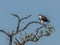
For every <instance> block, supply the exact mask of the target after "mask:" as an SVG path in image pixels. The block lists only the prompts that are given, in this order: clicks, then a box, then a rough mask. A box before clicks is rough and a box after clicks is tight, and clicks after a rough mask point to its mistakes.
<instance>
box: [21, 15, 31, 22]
mask: <svg viewBox="0 0 60 45" xmlns="http://www.w3.org/2000/svg"><path fill="white" fill-rule="evenodd" d="M29 17H31V15H29V16H27V17H24V18H21V19H20V21H22V20H24V19H27V18H29Z"/></svg>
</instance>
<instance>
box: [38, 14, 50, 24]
mask: <svg viewBox="0 0 60 45" xmlns="http://www.w3.org/2000/svg"><path fill="white" fill-rule="evenodd" d="M39 20H40V21H41V24H44V23H49V22H50V21H49V20H48V19H47V17H45V16H43V15H42V14H39Z"/></svg>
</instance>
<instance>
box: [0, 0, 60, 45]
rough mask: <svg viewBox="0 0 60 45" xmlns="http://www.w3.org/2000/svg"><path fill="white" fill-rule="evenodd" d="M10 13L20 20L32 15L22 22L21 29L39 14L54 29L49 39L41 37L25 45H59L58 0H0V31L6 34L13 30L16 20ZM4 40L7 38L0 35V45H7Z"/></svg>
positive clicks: (59, 17)
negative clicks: (16, 15)
mask: <svg viewBox="0 0 60 45" xmlns="http://www.w3.org/2000/svg"><path fill="white" fill-rule="evenodd" d="M11 13H16V14H18V15H19V16H20V17H21V18H22V17H25V16H28V15H29V14H32V16H31V18H29V19H27V20H26V21H24V22H22V24H21V28H22V27H23V26H24V25H25V23H27V22H29V21H31V20H38V14H40V13H41V14H44V15H45V16H47V17H48V18H49V19H50V20H51V24H52V25H53V26H54V27H55V29H56V31H55V32H54V33H53V34H52V35H50V36H49V37H43V38H41V39H40V40H39V41H38V42H36V43H34V42H27V43H26V45H59V44H60V35H59V34H60V0H0V29H4V30H5V31H7V32H8V30H9V31H10V32H11V31H12V30H13V29H15V27H16V25H17V18H15V17H13V16H11V15H10V14H11ZM23 23H24V24H23ZM32 26H33V27H34V26H35V25H32ZM28 28H29V27H28ZM29 29H33V28H29ZM6 38H8V37H7V36H6V35H4V34H3V33H0V45H8V40H7V39H6Z"/></svg>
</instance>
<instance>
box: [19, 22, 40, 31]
mask: <svg viewBox="0 0 60 45" xmlns="http://www.w3.org/2000/svg"><path fill="white" fill-rule="evenodd" d="M33 23H37V24H41V23H40V22H37V21H32V22H29V23H28V24H27V25H26V26H25V27H24V28H23V29H21V30H20V31H23V30H25V29H26V28H27V27H28V26H29V25H30V24H33Z"/></svg>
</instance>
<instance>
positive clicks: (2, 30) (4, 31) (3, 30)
mask: <svg viewBox="0 0 60 45" xmlns="http://www.w3.org/2000/svg"><path fill="white" fill-rule="evenodd" d="M0 32H3V33H4V34H6V35H7V36H9V34H8V33H7V32H5V31H4V30H0Z"/></svg>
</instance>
